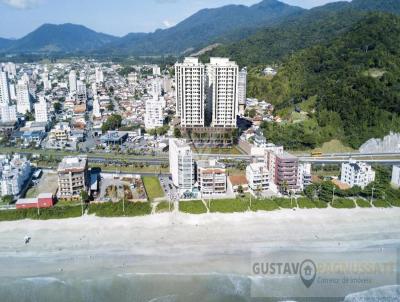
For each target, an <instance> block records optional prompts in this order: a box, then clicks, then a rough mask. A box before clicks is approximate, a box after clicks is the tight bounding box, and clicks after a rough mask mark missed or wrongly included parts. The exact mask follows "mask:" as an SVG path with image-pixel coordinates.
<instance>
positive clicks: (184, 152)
mask: <svg viewBox="0 0 400 302" xmlns="http://www.w3.org/2000/svg"><path fill="white" fill-rule="evenodd" d="M169 168H170V173H171V174H172V182H173V184H174V185H175V186H176V187H177V188H178V190H179V193H180V194H181V195H183V194H186V193H191V192H192V190H193V186H194V183H195V173H194V160H193V154H192V150H191V148H190V146H189V145H188V144H187V143H186V141H185V140H182V139H170V140H169Z"/></svg>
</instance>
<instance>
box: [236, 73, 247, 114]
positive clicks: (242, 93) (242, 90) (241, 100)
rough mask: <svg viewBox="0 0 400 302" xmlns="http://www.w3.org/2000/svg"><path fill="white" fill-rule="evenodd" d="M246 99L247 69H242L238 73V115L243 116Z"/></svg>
mask: <svg viewBox="0 0 400 302" xmlns="http://www.w3.org/2000/svg"><path fill="white" fill-rule="evenodd" d="M246 98H247V68H243V69H242V70H241V71H240V72H239V85H238V104H239V114H240V115H244V112H245V107H246Z"/></svg>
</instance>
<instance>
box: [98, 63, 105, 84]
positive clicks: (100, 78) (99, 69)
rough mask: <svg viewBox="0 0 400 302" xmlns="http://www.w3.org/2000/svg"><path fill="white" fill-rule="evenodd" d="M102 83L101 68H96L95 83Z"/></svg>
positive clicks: (102, 74)
mask: <svg viewBox="0 0 400 302" xmlns="http://www.w3.org/2000/svg"><path fill="white" fill-rule="evenodd" d="M103 82H104V73H103V70H102V69H101V67H96V83H97V84H101V83H103Z"/></svg>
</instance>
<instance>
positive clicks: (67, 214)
mask: <svg viewBox="0 0 400 302" xmlns="http://www.w3.org/2000/svg"><path fill="white" fill-rule="evenodd" d="M81 215H82V207H81V206H66V207H61V206H59V207H53V208H49V209H40V210H38V209H19V210H4V211H0V221H11V220H23V219H38V220H49V219H66V218H76V217H79V216H81Z"/></svg>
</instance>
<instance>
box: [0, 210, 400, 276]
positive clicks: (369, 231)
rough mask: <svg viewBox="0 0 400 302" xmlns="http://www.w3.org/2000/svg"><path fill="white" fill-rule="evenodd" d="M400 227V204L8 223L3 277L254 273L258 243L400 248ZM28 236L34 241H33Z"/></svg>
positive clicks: (3, 226) (1, 241) (1, 229)
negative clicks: (103, 271)
mask: <svg viewBox="0 0 400 302" xmlns="http://www.w3.org/2000/svg"><path fill="white" fill-rule="evenodd" d="M399 229H400V209H399V208H391V209H377V208H374V209H360V208H358V209H352V210H347V209H346V210H337V209H312V210H297V211H292V210H282V211H275V212H258V213H250V212H249V213H240V214H239V213H238V214H204V215H187V214H182V213H167V214H157V215H152V216H146V217H138V218H98V217H94V216H85V217H82V218H77V219H68V220H50V221H31V220H26V221H15V222H2V223H0V263H3V262H6V263H7V266H5V269H2V270H0V277H5V276H7V277H10V276H15V277H18V276H37V275H42V274H49V273H55V272H60V271H61V272H66V271H74V270H77V269H79V270H82V267H85V268H86V269H87V270H90V269H94V268H98V267H104V268H110V269H111V268H123V269H126V271H127V272H135V273H147V272H152V273H177V272H179V273H202V272H210V271H212V272H220V273H239V274H246V273H248V270H249V257H250V256H251V253H252V252H253V251H255V250H259V249H271V250H273V249H281V250H296V249H300V250H305V251H307V250H324V249H327V250H346V249H355V248H368V247H386V246H387V247H400V231H399ZM27 235H29V236H30V237H32V240H31V242H30V243H29V244H27V245H25V243H24V237H25V236H27ZM232 261H233V263H234V265H232ZM3 268H4V267H3Z"/></svg>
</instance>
